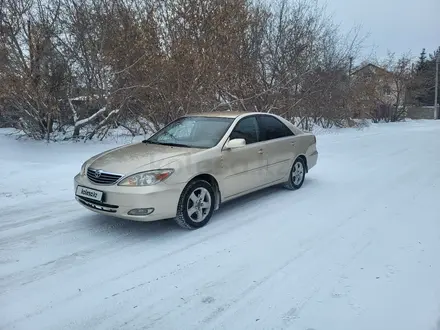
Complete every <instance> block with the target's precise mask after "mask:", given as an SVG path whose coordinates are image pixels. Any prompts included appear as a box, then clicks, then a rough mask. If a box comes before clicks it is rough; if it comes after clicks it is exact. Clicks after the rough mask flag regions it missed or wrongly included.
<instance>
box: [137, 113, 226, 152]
mask: <svg viewBox="0 0 440 330" xmlns="http://www.w3.org/2000/svg"><path fill="white" fill-rule="evenodd" d="M233 121H234V119H233V118H223V117H201V116H194V117H182V118H179V119H177V120H176V121H174V122H172V123H171V124H169V125H168V126H166V127H164V128H163V129H161V130H160V131H159V132H157V133H156V134H154V135H153V136H152V137H150V138H149V139H148V140H146V141H145V142H146V143H154V144H163V145H172V146H180V147H190V148H212V147H214V146H215V145H217V143H219V141H220V140H221V138H222V137H223V135H225V133H226V131H227V130H228V128H229V126H230V125H231V123H232V122H233Z"/></svg>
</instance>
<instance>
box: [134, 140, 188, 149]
mask: <svg viewBox="0 0 440 330" xmlns="http://www.w3.org/2000/svg"><path fill="white" fill-rule="evenodd" d="M142 143H150V144H158V145H161V146H170V147H182V148H195V147H194V146H191V145H189V144H184V143H167V142H156V141H150V140H143V141H142Z"/></svg>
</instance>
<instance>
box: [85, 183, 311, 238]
mask: <svg viewBox="0 0 440 330" xmlns="http://www.w3.org/2000/svg"><path fill="white" fill-rule="evenodd" d="M316 182H317V180H315V179H313V178H308V179H307V180H306V181H304V184H303V187H302V188H301V189H300V190H297V191H289V190H286V189H284V188H283V187H282V186H274V187H269V188H266V189H263V190H260V191H257V192H253V193H250V194H248V195H245V196H242V197H238V198H236V199H234V200H232V201H230V202H226V203H224V204H222V205H221V206H220V208H219V209H218V210H217V211H216V212H215V213H214V215H213V217H212V219H211V221H210V223H212V222H216V220H220V221H221V222H225V221H227V222H229V221H235V219H236V218H235V217H236V216H237V215H238V214H239V213H242V212H243V211H244V212H245V211H246V208H248V207H252V206H255V205H256V203H258V205H261V204H266V205H267V204H269V205H270V202H271V200H273V199H274V198H278V197H284V196H288V195H289V194H290V195H291V196H292V199H293V200H294V198H295V194H302V193H308V192H307V190H309V188H310V187H313V186H314V185H315V184H316ZM303 190H304V192H303ZM84 220H85V221H87V222H89V223H90V225H91V226H93V228H92V231H93V232H94V233H96V234H98V233H103V234H120V235H124V236H131V237H143V238H145V236H149V235H153V236H157V235H161V236H162V235H165V236H175V235H182V232H188V231H187V230H186V229H182V228H180V227H179V226H178V225H177V224H176V223H175V222H174V221H173V220H172V219H169V220H162V221H152V222H141V221H132V220H125V219H119V218H114V217H111V216H106V215H103V214H89V215H88V216H87V218H86V219H84ZM205 228H209V224H208V225H207V226H206V227H205ZM189 232H190V231H189Z"/></svg>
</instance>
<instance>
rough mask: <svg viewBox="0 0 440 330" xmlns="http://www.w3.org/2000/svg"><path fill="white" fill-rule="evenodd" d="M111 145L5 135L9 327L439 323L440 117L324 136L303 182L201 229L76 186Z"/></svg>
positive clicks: (238, 204) (0, 269) (0, 266)
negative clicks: (96, 198)
mask: <svg viewBox="0 0 440 330" xmlns="http://www.w3.org/2000/svg"><path fill="white" fill-rule="evenodd" d="M114 145H115V144H114V143H113V144H111V143H107V144H95V145H89V144H84V143H65V144H62V143H61V144H48V145H47V144H44V143H39V142H24V141H16V140H15V139H13V138H12V137H9V136H6V135H5V134H2V135H0V149H1V153H0V176H1V180H0V206H1V210H0V306H1V307H0V328H1V329H45V330H46V329H54V330H60V329H81V330H83V329H184V330H189V329H227V330H233V329H237V330H244V329H300V330H307V329H309V330H311V329H314V330H324V329H325V330H333V329H334V330H372V329H374V330H382V329H383V330H389V329H396V330H425V329H426V330H434V329H436V330H438V329H440V122H434V121H412V122H407V123H399V124H383V125H374V126H371V127H370V128H367V129H365V130H363V131H358V130H355V129H346V130H340V131H339V132H338V131H336V132H335V134H327V135H320V136H319V137H318V150H319V152H320V159H319V161H318V165H317V167H316V168H314V169H313V170H312V171H311V172H310V173H309V174H308V176H307V178H306V182H305V184H304V186H303V188H302V189H301V190H298V191H293V192H292V191H286V190H284V189H282V188H271V189H268V190H264V191H262V192H259V193H255V194H252V195H250V196H248V197H245V198H241V199H239V200H236V201H233V202H231V203H228V204H225V205H223V206H222V207H221V209H220V210H219V211H218V212H217V213H216V214H215V215H214V217H213V219H212V221H211V222H210V223H209V224H208V225H207V226H206V227H204V228H202V229H200V230H197V231H185V230H181V229H179V228H178V227H177V226H176V225H175V224H174V223H173V222H172V221H162V222H156V223H135V222H129V221H123V220H118V219H112V218H109V217H106V216H101V215H97V214H94V213H91V212H89V211H87V210H85V209H83V208H82V207H81V206H80V205H78V204H77V203H76V202H75V201H74V198H73V191H72V185H73V182H72V179H73V176H74V175H75V174H76V173H77V172H78V171H79V169H80V166H81V164H82V162H83V161H85V160H86V159H87V158H88V157H90V156H92V155H93V154H96V153H97V152H100V151H102V150H105V149H108V148H110V147H112V146H114Z"/></svg>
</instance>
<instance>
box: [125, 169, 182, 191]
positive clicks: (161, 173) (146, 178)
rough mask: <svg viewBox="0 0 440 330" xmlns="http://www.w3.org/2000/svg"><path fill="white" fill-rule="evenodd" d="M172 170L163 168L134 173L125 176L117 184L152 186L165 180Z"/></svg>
mask: <svg viewBox="0 0 440 330" xmlns="http://www.w3.org/2000/svg"><path fill="white" fill-rule="evenodd" d="M173 172H174V170H172V169H164V170H154V171H147V172H141V173H136V174H133V175H130V176H129V177H126V178H125V179H124V180H122V181H121V182H120V183H119V184H118V185H119V186H130V187H141V186H152V185H155V184H157V183H159V182H162V181H165V180H166V179H168V178H169V177H170V175H171V174H173Z"/></svg>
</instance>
